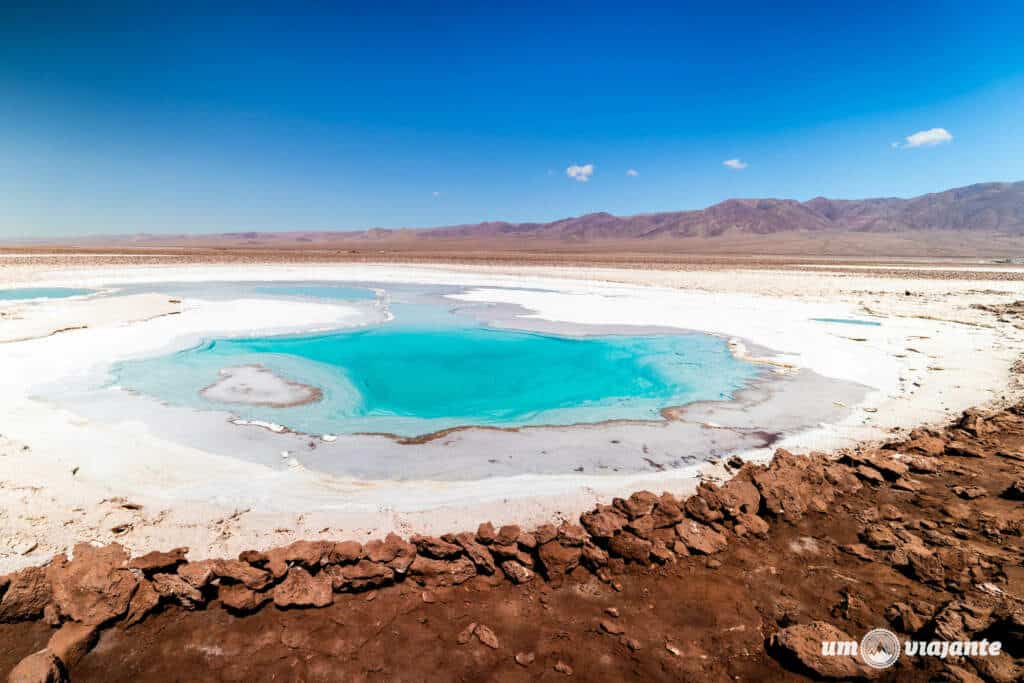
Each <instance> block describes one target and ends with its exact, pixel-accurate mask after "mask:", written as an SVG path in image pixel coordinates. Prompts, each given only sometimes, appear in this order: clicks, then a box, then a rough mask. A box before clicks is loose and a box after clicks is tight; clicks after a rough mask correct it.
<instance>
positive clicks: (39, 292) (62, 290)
mask: <svg viewBox="0 0 1024 683" xmlns="http://www.w3.org/2000/svg"><path fill="white" fill-rule="evenodd" d="M95 292H96V290H94V289H75V288H70V287H19V288H16V289H0V301H28V300H30V299H66V298H67V297H69V296H84V295H85V294H94V293H95Z"/></svg>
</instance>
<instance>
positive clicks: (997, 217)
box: [366, 181, 1024, 241]
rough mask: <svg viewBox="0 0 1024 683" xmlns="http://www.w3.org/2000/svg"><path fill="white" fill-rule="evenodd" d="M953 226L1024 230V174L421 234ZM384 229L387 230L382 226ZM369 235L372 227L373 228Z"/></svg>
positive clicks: (615, 234)
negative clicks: (901, 194) (942, 187)
mask: <svg viewBox="0 0 1024 683" xmlns="http://www.w3.org/2000/svg"><path fill="white" fill-rule="evenodd" d="M912 230H952V231H973V232H993V233H1004V234H1010V235H1024V181H1022V182H1015V183H980V184H977V185H969V186H967V187H959V188H955V189H952V190H946V191H944V192H935V193H932V194H926V195H921V196H920V197H914V198H912V199H899V198H894V197H893V198H889V197H887V198H878V199H827V198H825V197H815V198H814V199H811V200H808V201H806V202H799V201H796V200H793V199H729V200H726V201H724V202H721V203H719V204H715V205H714V206H710V207H708V208H706V209H700V210H695V211H671V212H664V213H649V214H640V215H636V216H613V215H612V214H610V213H590V214H586V215H583V216H579V217H575V218H565V219H562V220H557V221H552V222H550V223H505V222H489V223H476V224H473V225H457V226H451V227H445V228H431V229H427V230H418V231H416V232H417V234H418V235H419V236H420V237H425V238H429V237H447V238H497V237H548V238H559V239H573V240H588V241H589V240H606V239H615V240H621V239H655V238H665V237H670V238H678V237H719V236H722V235H727V234H736V233H740V234H744V233H745V234H754V235H765V234H774V233H782V232H800V231H802V232H823V231H852V232H864V233H898V232H905V231H912ZM375 232H378V236H380V235H379V233H380V232H381V231H375ZM366 234H367V236H370V233H369V232H368V233H366Z"/></svg>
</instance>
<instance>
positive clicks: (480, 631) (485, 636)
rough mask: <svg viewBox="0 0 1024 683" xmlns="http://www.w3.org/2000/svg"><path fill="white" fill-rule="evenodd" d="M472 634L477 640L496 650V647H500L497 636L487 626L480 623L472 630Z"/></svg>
mask: <svg viewBox="0 0 1024 683" xmlns="http://www.w3.org/2000/svg"><path fill="white" fill-rule="evenodd" d="M473 635H475V636H476V639H477V640H479V641H480V642H481V643H483V644H484V645H486V646H487V647H489V648H491V649H492V650H497V649H498V647H500V643H499V642H498V636H497V635H496V634H495V633H494V631H493V630H492V629H491V628H490V627H488V626H484V625H483V624H480V625H479V626H477V627H476V628H475V629H474V630H473Z"/></svg>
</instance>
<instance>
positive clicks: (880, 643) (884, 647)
mask: <svg viewBox="0 0 1024 683" xmlns="http://www.w3.org/2000/svg"><path fill="white" fill-rule="evenodd" d="M860 658H861V659H863V660H864V663H865V664H867V665H868V666H870V667H872V668H875V669H888V668H889V667H890V666H892V665H893V664H895V663H896V660H897V659H899V658H900V641H899V638H897V637H896V634H895V633H893V632H892V631H890V630H888V629H885V628H876V629H874V630H872V631H868V632H867V633H866V634H865V635H864V637H863V638H862V639H861V641H860Z"/></svg>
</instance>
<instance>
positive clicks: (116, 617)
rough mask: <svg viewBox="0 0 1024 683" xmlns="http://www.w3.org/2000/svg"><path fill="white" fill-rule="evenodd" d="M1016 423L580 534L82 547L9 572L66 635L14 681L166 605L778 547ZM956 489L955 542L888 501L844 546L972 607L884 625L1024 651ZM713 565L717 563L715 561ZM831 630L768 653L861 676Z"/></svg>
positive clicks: (926, 612)
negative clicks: (817, 645)
mask: <svg viewBox="0 0 1024 683" xmlns="http://www.w3.org/2000/svg"><path fill="white" fill-rule="evenodd" d="M1007 428H1012V429H1016V430H1018V431H1019V432H1020V433H1021V435H1022V440H1021V443H1022V444H1024V418H1022V417H1021V412H1020V411H1016V410H1013V411H1004V412H1001V413H997V414H995V415H991V416H987V417H986V416H984V415H982V414H980V413H977V412H974V411H970V412H968V413H966V414H965V415H964V416H963V418H962V419H961V420H959V421H958V422H957V423H956V425H954V426H953V427H951V428H950V429H948V430H946V431H945V432H938V431H928V430H917V431H915V432H914V433H912V434H911V436H910V439H909V440H907V441H904V442H900V443H893V444H887V445H884V446H882V447H880V448H870V449H863V450H858V451H847V452H843V453H841V454H838V455H836V456H827V455H825V454H821V453H812V454H810V455H808V456H796V455H793V454H791V453H789V452H787V451H785V450H781V449H780V450H778V451H777V452H776V454H775V457H774V458H773V460H772V461H771V463H770V464H768V465H767V466H764V465H756V464H752V463H746V464H742V465H741V466H739V467H738V468H736V467H735V466H737V465H740V463H732V465H733V467H734V469H736V471H735V474H734V476H733V477H732V478H731V479H730V480H729V481H728V482H727V483H725V484H724V485H722V486H716V485H715V484H712V483H708V482H704V483H701V484H700V485H699V486H698V488H697V491H696V493H695V494H694V495H692V496H690V497H688V498H686V499H680V498H678V497H676V496H675V495H673V494H672V493H669V492H664V493H662V494H660V495H657V494H655V493H653V492H650V491H639V492H636V493H634V494H632V495H631V496H629V497H628V498H615V499H613V500H612V502H611V504H610V505H598V506H596V507H595V508H594V509H592V510H590V511H588V512H585V513H583V514H582V515H581V516H580V518H579V520H578V522H579V523H578V524H576V523H571V522H564V523H562V524H560V525H558V526H555V525H553V524H545V525H542V526H540V527H538V528H536V529H532V530H529V531H527V530H523V529H521V528H520V527H518V526H516V525H506V526H502V527H500V528H497V529H496V528H495V527H494V526H493V525H492V524H490V523H489V522H485V523H483V524H481V525H480V526H479V527H478V528H477V530H476V531H475V532H462V533H456V534H445V535H442V536H420V535H414V536H412V537H411V538H409V539H408V540H405V539H403V538H401V537H399V536H397V535H395V534H389V535H388V536H387V537H386V538H384V539H376V540H371V541H368V542H366V543H360V542H356V541H351V540H350V541H297V542H295V543H292V544H291V545H288V546H284V547H280V548H274V549H270V550H265V551H258V550H248V551H245V552H243V553H241V554H240V555H239V556H238V557H237V558H235V559H210V560H199V561H191V562H190V561H188V560H187V552H188V551H187V549H186V548H175V549H173V550H170V551H167V552H151V553H148V554H145V555H142V556H139V557H136V558H129V556H128V553H127V552H126V550H125V549H124V548H123V547H122V546H120V545H118V544H112V545H109V546H105V547H100V548H97V547H93V546H91V545H88V544H79V545H77V546H76V547H75V548H74V549H73V552H72V553H71V557H70V558H69V557H67V556H66V555H63V554H62V555H58V556H56V557H55V558H53V560H52V561H51V562H50V563H49V564H48V565H46V566H45V567H30V568H27V569H24V570H22V571H20V572H16V573H14V574H11V575H7V576H3V577H0V622H16V621H26V620H37V619H42V620H45V622H46V623H48V624H50V625H52V626H53V627H55V628H57V629H58V630H56V631H55V633H54V635H53V637H52V638H51V640H50V642H49V645H48V647H47V648H46V649H44V650H42V651H40V652H37V653H35V654H33V655H32V656H31V657H28V658H26V659H25V660H23V662H22V663H21V664H20V665H19V666H18V667H17V668H16V669H15V671H14V672H12V674H11V680H18V681H43V680H63V679H64V678H66V675H67V669H68V668H69V667H73V666H74V664H75V662H77V661H78V660H79V659H80V658H81V657H82V656H83V655H84V654H85V653H86V652H88V651H89V649H90V648H91V647H92V645H93V643H95V640H96V636H97V632H98V629H100V628H103V627H105V626H109V625H110V624H113V623H117V622H121V623H123V624H124V625H126V626H130V625H132V624H135V623H138V622H140V621H142V620H143V619H145V618H146V617H147V615H149V614H151V613H153V612H154V611H156V610H158V609H161V608H164V607H168V606H174V607H177V608H180V609H185V610H197V609H205V608H207V607H210V606H219V607H222V608H224V609H227V610H230V611H232V612H235V613H249V612H254V611H256V610H259V609H261V608H264V607H265V606H266V605H268V604H269V603H273V604H274V605H275V606H276V607H277V608H280V609H309V608H318V607H325V606H327V605H330V604H332V602H333V600H334V596H335V595H336V594H338V593H355V592H360V591H368V590H373V589H378V588H381V587H384V586H388V585H391V584H396V583H402V582H412V583H415V584H416V585H418V586H422V587H423V589H424V590H426V591H429V589H431V588H441V587H449V586H454V585H459V584H462V583H464V582H466V581H468V580H470V579H472V578H473V577H476V576H478V575H484V576H490V577H493V578H494V579H495V580H507V581H509V582H511V583H513V584H525V583H530V582H536V581H542V582H546V583H549V584H551V586H552V587H558V586H559V585H561V584H562V583H563V582H564V581H565V580H566V578H567V577H569V576H570V575H573V576H576V575H577V574H578V573H581V572H582V573H589V574H593V575H594V576H596V577H597V578H598V579H599V580H600V581H602V582H605V583H610V584H612V586H613V587H614V585H615V581H614V578H613V577H615V576H616V575H617V574H620V573H622V572H623V571H624V570H625V568H626V566H627V565H639V566H657V565H663V564H666V563H672V562H675V561H676V560H677V559H678V558H681V557H687V556H713V555H716V554H718V553H721V552H722V551H724V550H726V549H727V548H728V547H729V545H730V544H731V543H734V542H736V541H737V540H738V539H744V538H747V537H753V538H764V537H766V536H767V535H768V533H769V532H770V529H771V527H772V525H773V524H777V523H782V524H791V523H795V522H797V521H798V520H800V519H801V518H802V517H803V516H804V515H806V514H808V513H825V512H829V511H831V510H833V509H834V507H835V506H836V504H837V501H839V500H840V499H842V497H844V496H850V495H853V494H857V493H858V492H859V491H861V490H862V489H863V488H864V487H872V488H873V489H881V488H890V489H892V490H894V491H899V492H903V493H905V494H906V495H913V496H917V498H919V499H920V504H921V505H922V506H924V505H928V504H929V502H930V499H929V498H928V493H927V491H926V490H925V489H926V487H925V486H924V483H925V481H924V480H926V479H927V478H928V477H933V476H936V474H937V473H941V472H943V471H946V470H948V468H950V467H956V465H955V464H949V461H961V460H964V459H976V458H987V457H1013V456H1012V455H1009V454H1004V453H1000V452H998V449H997V446H996V445H995V444H994V442H991V441H990V440H989V439H988V435H989V434H991V433H993V432H995V431H997V430H1003V429H1007ZM1018 483H1019V482H1018ZM960 488H963V492H957V493H956V496H957V497H951V500H959V502H958V503H946V504H945V505H944V506H942V513H943V514H944V515H946V516H947V517H949V518H950V519H952V520H961V521H960V522H956V524H957V526H955V527H954V528H952V530H951V532H950V533H952V536H951V535H949V534H947V533H946V532H945V531H943V530H940V528H939V527H938V525H936V524H932V523H929V522H927V520H921V521H919V522H912V521H910V520H906V519H904V518H903V517H904V516H903V514H902V513H901V512H900V511H899V510H898V509H896V508H895V507H894V506H892V505H889V506H881V507H879V508H878V509H877V510H875V512H874V513H873V514H872V515H871V516H870V519H865V520H864V522H863V524H862V526H861V528H860V531H859V542H858V543H855V544H850V545H848V546H845V547H843V550H845V551H846V552H848V553H849V554H851V555H853V556H855V557H857V558H859V559H861V560H871V561H876V562H887V563H889V564H891V565H892V566H893V567H895V568H897V569H898V570H899V571H900V572H901V573H902V574H904V575H905V576H907V577H909V578H911V579H913V580H916V581H918V582H920V583H921V584H922V585H925V586H930V587H932V588H934V589H937V590H938V589H941V590H942V591H946V592H949V593H951V594H954V595H959V596H962V599H959V598H958V599H956V600H952V601H949V602H948V603H946V604H944V605H924V604H922V603H921V602H920V601H911V600H906V601H903V602H897V603H895V604H894V605H893V606H892V607H891V608H890V610H889V612H887V616H889V617H890V620H891V622H892V623H893V625H894V627H896V628H898V629H899V630H900V631H901V632H909V633H918V632H921V633H923V632H930V633H934V634H939V635H941V636H942V637H953V636H956V637H958V638H959V637H961V636H962V637H963V638H964V639H966V638H968V637H970V636H973V635H976V634H978V633H981V632H995V631H998V632H1000V633H1001V634H1002V635H1003V636H1004V637H1005V638H1007V640H1012V639H1014V638H1016V639H1018V640H1019V641H1020V642H1024V611H1022V610H1021V608H1020V603H1019V601H1016V598H1012V596H1010V595H1008V594H1007V593H1006V592H1004V591H1002V590H1000V589H998V588H993V589H990V590H987V592H982V591H979V589H977V586H979V585H982V586H984V585H989V586H994V584H993V583H992V582H995V581H998V580H999V578H1000V576H999V574H1000V571H1001V569H1000V567H1001V565H1000V563H999V562H998V561H996V558H992V557H985V556H984V555H982V554H980V553H977V552H970V551H969V550H968V549H966V548H965V547H964V545H963V544H962V543H961V542H960V540H959V539H958V538H957V528H964V529H966V528H967V527H968V526H969V521H968V520H966V519H964V515H965V514H969V513H965V511H964V509H963V506H965V505H967V504H969V503H970V502H971V501H974V500H976V499H984V497H986V496H988V495H989V494H988V492H987V491H986V490H985V489H983V488H981V487H977V486H972V485H968V486H963V487H960ZM1018 489H1020V490H1024V487H1022V486H1018V485H1017V484H1014V485H1013V486H1011V487H1010V488H1009V489H1006V490H1005V491H1000V490H996V491H993V492H992V494H991V495H992V496H1000V497H1002V498H1005V499H1018V494H1019V490H1018ZM869 490H870V489H869ZM957 506H961V507H957ZM937 507H938V506H937ZM976 524H977V525H978V530H979V531H980V532H981V533H983V534H985V535H987V536H990V537H992V538H998V537H1000V536H1001V535H1004V536H1005V535H1007V534H1011V535H1015V536H1020V534H1021V528H1020V527H1021V524H1019V523H1017V522H1013V521H1012V520H1006V519H999V518H994V519H984V518H982V519H980V520H977V521H976ZM714 562H715V561H714V560H710V559H709V561H708V566H714V564H713V563H714ZM426 594H427V593H425V595H426ZM425 599H426V598H425ZM609 624H612V626H614V624H613V623H612V622H609ZM473 626H474V628H473V629H472V631H471V632H470V633H469V634H468V635H467V638H469V637H476V638H477V639H479V640H480V641H481V642H484V643H488V642H490V641H491V640H492V636H493V633H492V632H491V631H490V630H489V629H488V628H487V627H486V626H483V625H479V626H478V625H475V624H474V625H473ZM826 626H827V625H821V624H818V625H815V624H795V625H790V626H788V627H786V628H783V629H782V630H780V631H779V632H778V633H776V634H775V635H774V636H773V637H772V638H771V640H770V643H769V651H771V652H773V653H775V654H776V655H777V656H778V657H779V659H780V661H783V662H788V663H793V665H794V666H796V667H797V668H800V669H801V670H804V671H805V672H806V671H810V672H813V673H814V674H815V675H817V676H822V677H827V676H837V675H842V676H859V675H862V674H863V671H862V670H861V668H859V665H856V663H850V662H845V663H844V662H841V661H828V662H824V663H822V662H821V661H818V660H814V659H813V658H812V657H810V655H807V654H805V653H807V652H809V651H811V650H813V648H809V647H807V646H806V644H807V642H810V640H808V638H810V639H811V640H813V639H814V638H817V634H818V632H819V631H821V630H822V629H824V628H826ZM605 630H606V631H608V632H610V630H609V629H608V628H606V629H605ZM808 634H810V635H808ZM811 636H813V638H812V637H811ZM819 654H820V653H819ZM525 656H526V655H525V654H524V657H525ZM818 659H819V660H820V657H819V658H818Z"/></svg>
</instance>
